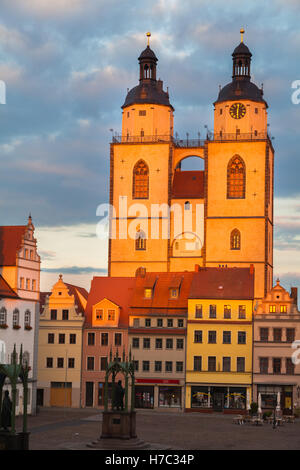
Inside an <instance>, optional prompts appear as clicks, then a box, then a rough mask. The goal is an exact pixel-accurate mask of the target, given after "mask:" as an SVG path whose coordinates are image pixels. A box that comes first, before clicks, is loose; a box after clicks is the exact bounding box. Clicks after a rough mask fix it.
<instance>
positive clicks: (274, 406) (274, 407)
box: [273, 393, 277, 429]
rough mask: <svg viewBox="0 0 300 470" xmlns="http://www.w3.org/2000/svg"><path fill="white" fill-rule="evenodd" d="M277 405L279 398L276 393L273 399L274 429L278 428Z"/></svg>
mask: <svg viewBox="0 0 300 470" xmlns="http://www.w3.org/2000/svg"><path fill="white" fill-rule="evenodd" d="M276 404H277V396H276V393H274V398H273V429H275V428H276V425H277V423H276Z"/></svg>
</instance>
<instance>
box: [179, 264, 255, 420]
mask: <svg viewBox="0 0 300 470" xmlns="http://www.w3.org/2000/svg"><path fill="white" fill-rule="evenodd" d="M253 298H254V269H253V267H251V268H200V269H199V270H198V272H197V273H195V274H194V278H193V282H192V285H191V291H190V295H189V300H188V322H187V357H186V393H185V399H186V402H185V409H186V411H213V410H215V411H231V412H232V411H236V410H245V409H246V408H247V407H249V405H250V402H251V386H252V344H253V340H252V329H253V326H252V324H253V323H252V312H253Z"/></svg>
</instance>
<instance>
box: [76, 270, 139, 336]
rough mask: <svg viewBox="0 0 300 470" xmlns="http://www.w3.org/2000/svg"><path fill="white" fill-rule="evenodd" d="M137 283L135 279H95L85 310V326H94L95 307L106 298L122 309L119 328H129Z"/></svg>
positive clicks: (102, 277)
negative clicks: (93, 313) (133, 295)
mask: <svg viewBox="0 0 300 470" xmlns="http://www.w3.org/2000/svg"><path fill="white" fill-rule="evenodd" d="M135 283H136V278H135V277H104V276H96V277H94V278H93V280H92V283H91V289H90V293H89V295H88V301H87V306H86V310H85V315H86V323H85V326H89V325H91V324H92V307H93V305H95V304H97V303H98V302H100V301H101V300H103V299H104V298H106V299H108V300H110V301H111V302H114V303H115V304H117V305H119V307H120V320H119V327H128V317H129V305H130V299H131V297H132V294H133V290H134V287H135Z"/></svg>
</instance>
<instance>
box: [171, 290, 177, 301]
mask: <svg viewBox="0 0 300 470" xmlns="http://www.w3.org/2000/svg"><path fill="white" fill-rule="evenodd" d="M170 298H171V299H177V298H178V289H177V288H175V289H170Z"/></svg>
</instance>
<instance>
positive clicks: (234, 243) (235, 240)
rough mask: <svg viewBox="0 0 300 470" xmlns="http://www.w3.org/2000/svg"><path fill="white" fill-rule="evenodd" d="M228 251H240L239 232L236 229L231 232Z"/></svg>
mask: <svg viewBox="0 0 300 470" xmlns="http://www.w3.org/2000/svg"><path fill="white" fill-rule="evenodd" d="M230 249H231V250H240V249H241V232H240V231H239V230H238V229H236V228H235V229H234V230H232V232H231V234H230Z"/></svg>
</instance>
